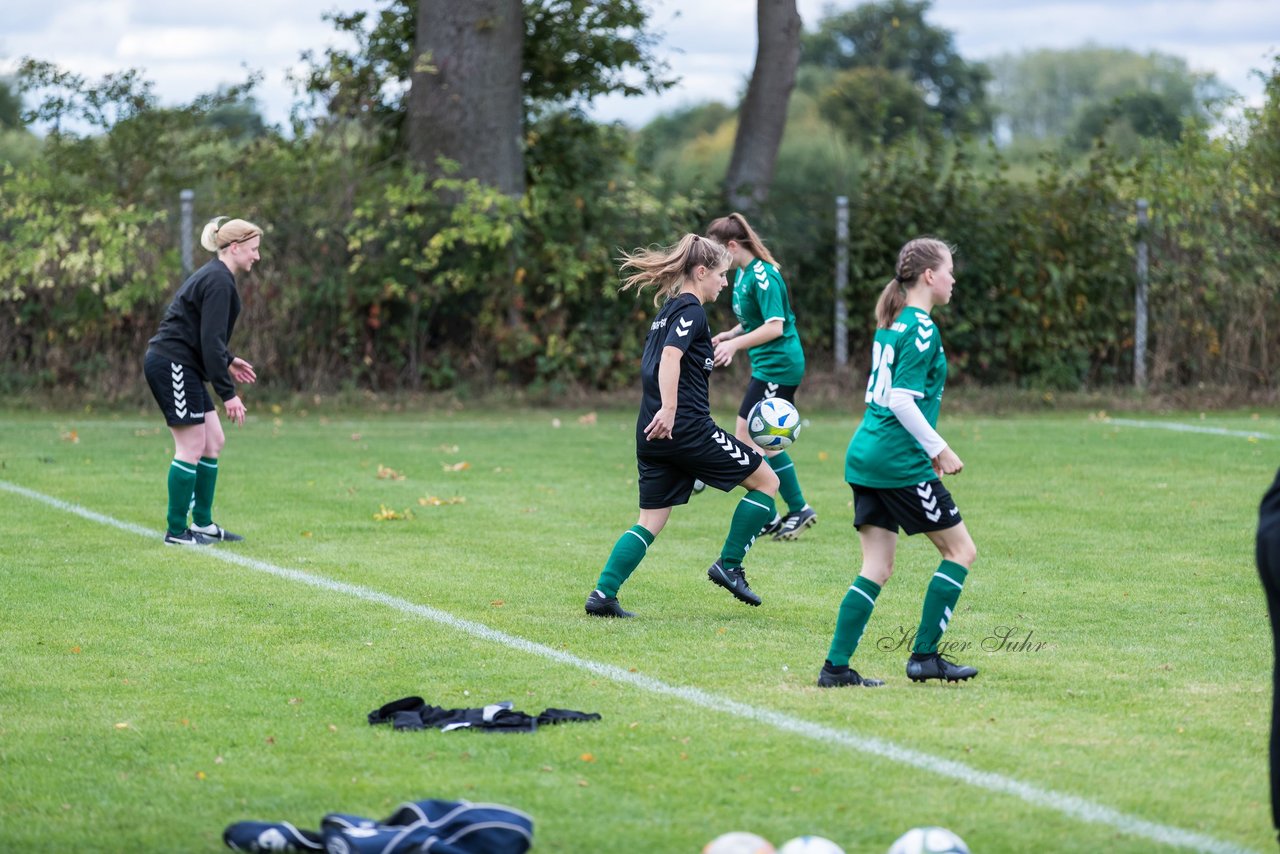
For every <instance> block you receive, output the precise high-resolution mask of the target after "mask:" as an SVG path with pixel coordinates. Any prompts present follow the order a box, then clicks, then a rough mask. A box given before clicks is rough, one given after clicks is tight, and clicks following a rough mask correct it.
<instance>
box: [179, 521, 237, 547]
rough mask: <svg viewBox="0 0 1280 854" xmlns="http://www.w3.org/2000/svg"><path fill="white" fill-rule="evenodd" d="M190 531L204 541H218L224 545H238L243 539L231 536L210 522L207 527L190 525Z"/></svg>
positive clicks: (224, 529)
mask: <svg viewBox="0 0 1280 854" xmlns="http://www.w3.org/2000/svg"><path fill="white" fill-rule="evenodd" d="M191 530H192V531H194V532H195V533H197V534H200V535H201V536H203V537H204V538H205V539H206V540H218V541H221V542H224V543H238V542H240V541H241V540H243V539H244V537H242V536H240V535H239V534H233V533H231V532H230V531H228V530H227V529H226V528H221V527H219V526H218V525H217V524H216V523H214V522H210V523H209V524H208V525H203V526H201V525H192V526H191Z"/></svg>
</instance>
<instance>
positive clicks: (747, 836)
mask: <svg viewBox="0 0 1280 854" xmlns="http://www.w3.org/2000/svg"><path fill="white" fill-rule="evenodd" d="M702 854H774V851H773V843H772V842H770V841H769V840H767V839H765V838H764V837H763V836H756V835H755V834H754V833H747V832H746V831H744V830H735V831H733V832H731V833H722V834H720V835H719V836H717V837H716V838H715V839H713V840H711V841H710V842H708V843H707V844H706V846H704V847H703V849H702Z"/></svg>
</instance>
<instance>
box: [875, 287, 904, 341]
mask: <svg viewBox="0 0 1280 854" xmlns="http://www.w3.org/2000/svg"><path fill="white" fill-rule="evenodd" d="M906 304H907V288H906V286H905V285H904V284H903V283H902V282H900V281H898V277H897V276H894V277H893V278H892V279H890V280H889V284H887V285H885V286H884V290H882V291H881V292H880V299H878V300H876V329H888V328H889V327H890V326H892V325H893V322H894V321H895V320H897V319H898V315H899V314H901V313H902V307H903V306H904V305H906Z"/></svg>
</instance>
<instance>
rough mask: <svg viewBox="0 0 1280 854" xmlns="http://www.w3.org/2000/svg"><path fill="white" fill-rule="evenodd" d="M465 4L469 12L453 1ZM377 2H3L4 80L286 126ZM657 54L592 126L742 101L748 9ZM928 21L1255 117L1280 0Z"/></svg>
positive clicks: (1063, 7)
mask: <svg viewBox="0 0 1280 854" xmlns="http://www.w3.org/2000/svg"><path fill="white" fill-rule="evenodd" d="M457 1H458V2H466V0H457ZM384 5H385V2H378V0H336V2H329V0H320V2H316V0H254V2H251V3H248V4H245V5H240V6H238V5H235V4H230V5H228V4H218V3H200V4H195V3H184V2H175V0H33V2H6V3H5V4H4V6H5V9H4V14H3V16H0V73H6V72H9V71H12V69H13V67H14V66H15V64H16V61H17V60H18V59H19V58H20V57H22V56H34V57H36V58H39V59H44V60H49V61H52V62H55V63H57V64H58V65H60V66H61V67H63V68H64V69H66V70H69V71H73V72H75V73H78V74H82V75H85V76H87V77H89V78H91V79H98V78H99V77H101V76H102V75H103V74H106V73H109V72H112V71H119V70H123V69H126V68H140V69H142V70H143V72H144V76H145V77H146V78H147V79H149V80H152V81H153V82H154V83H155V92H156V94H157V96H158V97H159V98H160V100H161V102H162V103H164V104H182V103H188V102H190V101H191V100H192V99H194V98H195V97H196V96H197V95H200V94H203V93H206V92H211V91H214V90H215V89H217V87H218V86H219V84H223V83H230V82H239V81H243V80H244V79H245V77H246V76H247V72H246V71H245V68H248V69H253V70H257V71H261V72H262V73H263V75H264V79H263V82H262V84H261V87H260V88H259V90H258V99H259V104H260V106H261V107H262V109H263V112H264V113H265V115H266V118H267V120H268V121H269V122H271V123H282V122H284V121H285V120H286V118H287V116H288V109H289V104H290V102H291V101H292V100H293V94H292V89H291V88H290V86H289V84H288V82H287V72H288V70H289V69H290V68H297V67H298V57H299V55H300V54H301V53H302V51H304V50H308V49H309V50H313V51H315V52H316V53H317V54H318V53H321V52H322V51H323V49H324V48H325V47H326V46H329V45H333V44H345V42H343V41H342V40H341V39H339V38H338V34H337V33H335V31H334V29H333V27H332V25H330V24H329V23H328V22H326V21H324V20H322V18H321V13H322V12H323V11H325V10H340V11H343V12H352V11H358V10H361V9H366V10H373V9H378V8H381V7H382V6H384ZM798 5H799V9H800V15H801V17H802V18H803V20H804V23H805V27H806V29H812V28H813V27H814V25H815V24H816V22H817V21H818V20H819V19H820V18H821V17H822V15H823V12H824V11H825V10H827V9H830V8H836V9H848V8H852V7H853V6H855V5H857V4H856V3H855V2H853V0H835V2H832V0H798ZM650 8H651V9H652V18H651V24H652V27H653V29H654V30H655V31H657V32H660V33H662V34H663V39H662V42H661V45H660V46H659V48H658V52H659V54H660V55H661V56H663V57H665V58H666V60H667V61H668V62H669V63H670V66H671V70H672V71H673V72H674V73H675V74H677V75H679V76H680V77H681V78H682V83H681V84H680V85H679V86H678V87H677V88H675V89H673V90H671V91H669V92H667V93H664V94H663V95H662V96H660V97H647V98H630V99H624V98H609V99H603V100H601V101H600V102H599V103H597V105H596V107H595V110H594V115H595V116H596V117H597V118H599V119H602V120H615V119H616V120H622V121H625V122H627V123H629V124H632V125H636V126H638V125H641V124H643V123H645V122H646V121H648V120H649V119H651V118H653V117H654V116H655V115H657V114H658V113H660V112H663V111H667V110H672V109H675V108H677V107H681V106H687V105H690V104H695V103H700V102H703V101H707V100H720V101H724V102H726V103H731V102H733V101H735V100H736V98H737V96H738V94H739V93H740V92H741V91H742V89H743V87H744V85H745V80H746V78H747V76H748V75H749V74H750V73H751V65H752V62H753V59H754V52H755V8H756V0H650ZM927 20H928V21H929V22H930V23H932V24H934V25H936V26H940V27H943V28H945V29H947V30H950V31H951V32H952V33H953V34H954V36H955V41H956V46H957V48H958V49H959V51H960V53H961V55H962V56H964V57H965V58H966V59H970V60H981V59H987V58H990V57H992V56H996V55H999V54H1002V53H1005V52H1018V51H1022V50H1026V49H1032V48H1039V47H1051V48H1073V47H1080V46H1083V45H1084V44H1086V43H1090V42H1092V43H1094V44H1096V45H1099V46H1104V47H1120V48H1130V49H1132V50H1136V51H1139V52H1143V53H1145V52H1148V51H1153V50H1154V51H1159V52H1161V53H1167V54H1172V55H1175V56H1180V57H1183V58H1184V59H1186V60H1187V62H1188V64H1189V65H1190V67H1191V68H1192V69H1193V70H1197V71H1212V72H1214V73H1216V74H1217V76H1218V79H1219V80H1220V81H1222V82H1223V83H1225V84H1227V85H1228V86H1230V87H1232V88H1233V89H1235V90H1237V91H1238V92H1240V93H1241V94H1243V95H1244V96H1245V97H1246V99H1247V100H1248V101H1249V102H1250V103H1251V104H1254V105H1257V104H1260V103H1261V102H1262V85H1261V82H1260V81H1259V80H1257V79H1256V77H1255V76H1251V74H1250V71H1251V70H1252V69H1260V70H1269V69H1270V68H1271V62H1270V60H1269V57H1271V56H1273V55H1275V54H1276V53H1277V52H1280V0H1163V2H1148V0H1110V1H1109V2H1103V0H934V3H933V5H932V8H931V9H930V11H929V13H928V16H927Z"/></svg>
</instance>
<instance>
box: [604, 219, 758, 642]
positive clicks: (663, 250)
mask: <svg viewBox="0 0 1280 854" xmlns="http://www.w3.org/2000/svg"><path fill="white" fill-rule="evenodd" d="M621 260H622V262H623V264H622V269H624V270H627V269H631V270H634V271H635V272H633V273H632V274H631V275H630V276H628V277H627V278H626V279H625V280H624V281H623V285H622V289H623V290H629V289H631V288H636V289H640V288H645V287H649V286H654V287H657V288H658V293H657V295H656V296H655V297H654V304H655V305H658V306H660V307H661V308H660V310H659V312H658V316H657V317H656V318H655V319H654V321H653V324H652V325H651V326H650V327H649V336H648V338H647V339H645V344H644V357H643V359H642V362H641V385H642V388H643V398H642V400H641V402H640V415H639V417H638V418H637V420H636V466H637V468H638V469H639V473H640V481H639V486H640V518H639V520H638V521H637V523H636V524H635V525H633V526H632V527H631V528H629V529H628V530H626V531H624V532H623V534H622V536H621V537H619V538H618V541H617V543H615V544H614V547H613V551H612V552H611V553H610V554H609V559H608V561H607V562H606V563H605V566H604V569H603V570H601V572H600V578H599V580H598V581H597V582H596V589H595V590H593V591H591V594H590V595H589V596H587V603H586V611H587V613H588V614H590V615H592V616H594V617H631V616H634V615H633V614H632V613H631V612H630V611H625V610H623V608H622V606H621V605H620V604H619V603H618V588H620V587H621V586H622V585H623V583H624V582H626V580H627V578H628V577H629V576H630V575H631V573H632V572H634V571H635V568H636V567H637V566H639V565H640V561H642V560H644V556H645V553H646V552H647V551H648V549H649V546H651V545H653V541H654V539H655V538H656V537H657V536H658V534H659V533H660V532H661V531H662V528H663V526H665V525H666V524H667V519H668V518H670V516H671V508H672V507H674V506H675V505H677V504H685V503H687V502H688V501H689V496H690V495H691V494H692V492H693V483H694V481H695V480H701V481H703V482H704V483H706V484H707V485H708V486H714V487H715V488H716V489H719V490H722V491H724V492H728V491H729V490H731V489H733V488H734V487H737V486H742V487H744V488H745V489H746V490H747V494H746V495H744V496H743V497H742V499H741V500H740V501H739V502H738V506H737V508H736V509H735V510H734V514H733V520H732V522H731V523H730V525H729V534H728V536H727V537H726V538H725V541H724V547H723V548H722V549H721V551H720V557H719V558H718V559H717V560H716V561H715V562H714V563H712V564H711V568H710V569H708V570H707V577H708V578H709V579H711V581H712V582H714V583H715V584H718V585H719V586H721V587H723V588H725V589H726V590H728V591H729V592H730V593H732V594H733V595H734V597H735V598H737V599H738V600H739V601H741V602H745V603H746V604H748V605H759V604H760V597H759V595H757V594H756V593H755V591H753V590H752V589H751V588H750V587H749V586H748V585H747V578H746V575H745V574H744V573H743V570H742V559H743V557H744V556H745V555H746V553H747V550H748V549H749V548H751V543H752V541H754V539H755V537H756V534H758V533H759V532H760V529H761V528H763V527H764V526H765V525H766V524H767V523H768V522H769V521H770V520H771V519H773V517H774V496H775V495H777V493H778V476H777V475H776V474H774V473H773V469H771V468H770V467H769V466H768V465H767V464H766V463H765V460H764V457H763V456H762V455H761V454H760V451H759V450H758V449H757V448H755V447H753V446H751V445H748V444H747V443H745V442H743V441H741V440H739V439H738V438H737V437H735V436H734V435H733V433H732V431H725V430H722V429H720V428H719V427H718V426H716V423H715V422H714V421H713V420H712V419H711V407H710V402H709V400H708V396H707V381H708V378H709V377H710V376H711V371H712V368H713V367H714V358H715V348H714V347H712V345H711V327H710V325H709V324H708V323H707V313H706V311H705V310H703V308H702V307H703V305H705V304H706V303H709V302H711V301H713V300H714V299H715V298H716V297H717V296H719V294H720V291H722V290H723V289H724V288H725V286H726V285H727V284H728V282H727V280H726V279H725V273H726V271H727V270H728V269H729V264H730V263H731V260H732V259H731V257H730V255H729V251H728V250H727V249H726V248H725V247H724V246H723V245H721V244H720V243H717V242H716V241H714V240H709V239H707V238H705V237H700V236H698V235H696V234H686V235H685V236H684V238H683V239H681V240H680V242H679V243H677V244H676V245H674V246H671V247H654V248H650V249H640V250H636V251H635V252H632V253H628V254H624V255H623V256H622V259H621Z"/></svg>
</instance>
